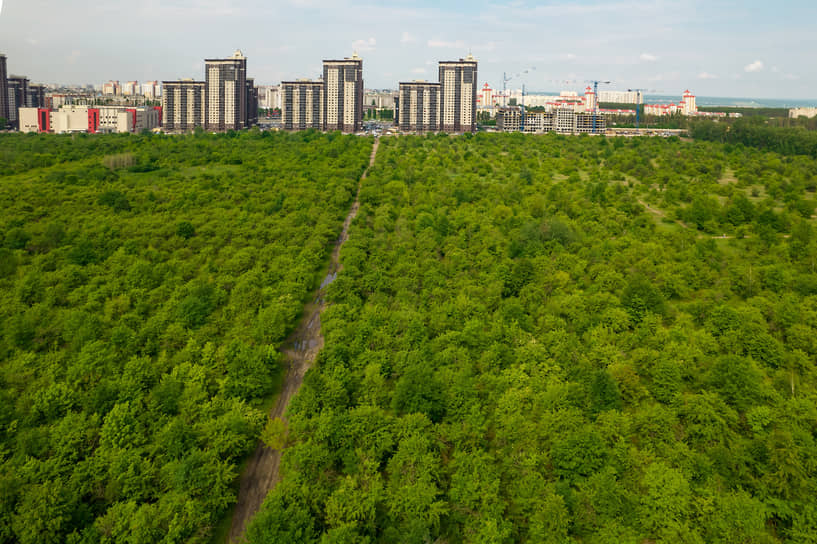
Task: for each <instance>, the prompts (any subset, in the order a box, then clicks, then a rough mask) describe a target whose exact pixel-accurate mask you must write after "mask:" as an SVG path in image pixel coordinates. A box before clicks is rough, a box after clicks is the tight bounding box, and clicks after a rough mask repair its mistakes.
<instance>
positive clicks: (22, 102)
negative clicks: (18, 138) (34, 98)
mask: <svg viewBox="0 0 817 544" xmlns="http://www.w3.org/2000/svg"><path fill="white" fill-rule="evenodd" d="M28 83H29V81H28V78H27V77H25V76H9V77H8V79H7V84H8V92H7V95H8V105H9V116H8V118H7V119H8V120H9V122H10V123H11V124H12V125H13V126H14V128H19V117H18V115H19V112H18V110H19V109H20V108H25V107H27V106H28V99H29V95H28Z"/></svg>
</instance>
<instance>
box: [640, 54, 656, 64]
mask: <svg viewBox="0 0 817 544" xmlns="http://www.w3.org/2000/svg"><path fill="white" fill-rule="evenodd" d="M638 58H639V59H640V60H642V61H644V62H655V61H657V60H658V57H656V56H655V55H653V54H652V53H641V55H639V57H638Z"/></svg>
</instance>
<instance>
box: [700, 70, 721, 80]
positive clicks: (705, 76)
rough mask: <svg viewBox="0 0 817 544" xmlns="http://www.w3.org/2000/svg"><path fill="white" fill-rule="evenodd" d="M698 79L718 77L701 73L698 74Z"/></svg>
mask: <svg viewBox="0 0 817 544" xmlns="http://www.w3.org/2000/svg"><path fill="white" fill-rule="evenodd" d="M698 79H718V76H716V75H715V74H710V73H709V72H701V73H700V74H698Z"/></svg>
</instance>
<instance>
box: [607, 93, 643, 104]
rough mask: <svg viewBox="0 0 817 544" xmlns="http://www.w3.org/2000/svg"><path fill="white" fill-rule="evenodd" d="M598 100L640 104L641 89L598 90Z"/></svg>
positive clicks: (641, 98)
mask: <svg viewBox="0 0 817 544" xmlns="http://www.w3.org/2000/svg"><path fill="white" fill-rule="evenodd" d="M599 102H613V103H616V104H642V103H643V102H644V97H643V96H642V95H641V91H599Z"/></svg>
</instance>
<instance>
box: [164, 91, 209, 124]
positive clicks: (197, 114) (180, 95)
mask: <svg viewBox="0 0 817 544" xmlns="http://www.w3.org/2000/svg"><path fill="white" fill-rule="evenodd" d="M206 91H207V84H206V83H205V82H204V81H193V80H192V79H188V80H185V79H183V80H179V81H163V82H162V116H163V119H162V127H163V128H164V129H165V130H166V131H168V132H188V131H191V130H193V129H194V128H196V127H203V126H204V124H205V110H204V108H205V94H206Z"/></svg>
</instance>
